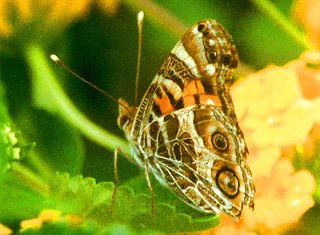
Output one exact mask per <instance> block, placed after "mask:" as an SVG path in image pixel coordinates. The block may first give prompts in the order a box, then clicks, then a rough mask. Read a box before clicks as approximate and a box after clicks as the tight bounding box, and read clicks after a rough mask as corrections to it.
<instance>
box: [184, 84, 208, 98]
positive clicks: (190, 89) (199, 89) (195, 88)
mask: <svg viewBox="0 0 320 235" xmlns="http://www.w3.org/2000/svg"><path fill="white" fill-rule="evenodd" d="M203 93H204V89H203V86H202V84H201V81H200V80H192V81H190V82H189V83H188V85H187V86H186V87H185V88H184V90H183V94H182V95H183V96H190V95H191V96H192V95H196V94H203Z"/></svg>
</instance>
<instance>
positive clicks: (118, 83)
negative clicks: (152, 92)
mask: <svg viewBox="0 0 320 235" xmlns="http://www.w3.org/2000/svg"><path fill="white" fill-rule="evenodd" d="M155 2H156V3H157V4H159V6H161V7H163V8H164V9H166V10H167V11H168V12H169V13H170V14H172V15H174V16H175V17H176V18H177V19H178V20H179V21H180V22H182V23H183V24H184V25H185V26H186V27H190V26H192V25H193V24H194V23H196V22H197V21H199V20H201V19H204V18H213V19H216V20H217V21H218V22H219V23H221V24H222V25H223V26H224V27H225V28H226V29H227V30H228V31H229V32H230V34H231V35H232V36H233V38H234V42H235V44H236V45H237V47H238V50H239V55H240V59H241V61H242V62H243V63H246V64H247V65H249V66H251V67H252V68H254V69H259V68H262V67H264V66H266V65H268V64H270V63H275V64H278V65H281V64H284V63H286V62H287V61H289V60H291V59H294V58H297V57H298V55H299V53H300V52H301V51H302V48H301V47H300V46H299V45H297V44H295V43H294V42H293V41H292V39H291V38H290V37H289V36H287V35H286V34H284V33H283V32H282V31H281V30H280V29H279V28H278V27H277V26H276V25H274V23H273V22H272V21H271V20H270V19H269V18H267V17H266V16H265V15H263V14H262V13H261V12H260V11H259V10H257V9H256V8H255V7H254V6H253V5H252V4H251V2H250V1H245V0H241V1H239V0H230V1H223V0H214V1H209V0H207V1H205V0H204V1H196V2H195V1H182V0H181V1H155ZM273 2H274V3H275V4H276V6H277V7H278V8H279V9H280V10H281V11H282V12H283V13H284V14H286V15H288V16H289V17H290V11H291V5H292V1H289V0H286V1H283V0H278V1H273ZM141 6H143V4H141ZM182 6H183V7H182ZM141 9H142V10H144V9H143V7H141ZM137 11H138V10H137V9H136V8H135V6H134V4H132V3H131V2H130V1H128V2H126V1H124V2H120V5H119V8H118V10H117V11H116V13H115V15H112V16H110V15H106V14H104V13H103V12H102V10H101V9H100V8H98V7H97V6H94V5H93V6H92V7H91V10H90V11H89V12H88V15H87V17H84V18H83V19H81V20H80V21H77V22H75V23H73V24H71V25H70V26H69V27H67V28H66V29H65V30H64V31H63V32H62V33H61V34H59V35H58V36H57V37H54V38H50V40H48V41H46V43H45V45H44V46H45V49H44V51H46V52H47V55H48V60H49V55H50V54H51V53H55V54H57V55H58V56H59V57H60V58H61V59H62V60H63V61H64V62H65V63H66V64H67V65H68V66H69V67H70V68H72V69H73V70H74V71H75V72H77V73H78V74H80V75H81V76H83V77H85V78H86V79H88V80H89V81H91V82H92V83H94V84H96V85H97V86H99V87H101V88H102V89H104V90H105V91H107V92H108V93H110V94H111V95H112V96H113V97H115V98H120V97H121V98H124V99H125V100H127V101H131V103H133V102H132V101H133V100H134V80H135V70H136V57H137V26H136V14H137ZM161 17H163V16H161V15H159V18H161ZM172 27H173V28H174V25H172ZM51 30H53V31H54V30H55V29H54V28H53V29H51ZM178 40H179V38H178V36H177V35H176V34H174V33H172V31H170V30H168V29H166V28H164V27H163V26H162V25H160V24H159V23H157V22H156V19H154V18H152V17H149V16H148V11H146V16H145V21H144V27H143V44H142V60H141V75H140V78H141V79H140V88H139V97H140V98H141V96H142V95H143V92H144V91H145V90H146V89H147V87H148V84H150V82H151V80H152V79H153V77H154V75H155V74H156V72H157V70H158V69H159V68H160V66H161V64H162V62H163V61H164V59H165V58H166V56H167V55H168V53H169V52H170V50H171V49H172V48H173V46H174V45H175V43H176V42H177V41H178ZM18 46H19V47H16V48H14V49H17V50H16V51H14V52H12V51H10V52H9V53H3V54H2V55H1V58H0V62H1V81H2V82H3V84H4V86H5V88H6V92H7V100H8V102H9V109H10V110H9V111H10V115H11V117H12V118H13V120H14V122H15V123H16V124H17V126H18V127H19V129H20V130H21V131H22V133H23V134H24V135H26V136H27V138H28V140H29V141H36V143H37V150H39V151H40V152H41V153H42V154H44V155H48V156H56V158H61V156H60V154H62V152H63V154H66V155H68V154H67V153H66V152H65V149H64V150H63V151H61V150H62V149H61V148H62V145H64V144H63V142H64V139H63V138H62V139H61V137H62V136H63V135H62V134H61V132H60V130H59V126H60V125H61V124H59V122H58V123H55V121H56V120H55V121H53V120H51V119H52V118H53V117H51V116H50V115H48V114H47V113H45V112H43V111H41V110H35V109H34V107H33V102H32V99H31V89H30V71H29V69H28V67H27V65H26V60H25V57H24V56H25V55H24V54H23V51H22V52H21V51H19V50H20V49H21V47H23V45H18ZM20 46H21V47H20ZM14 49H11V50H14ZM279 51H281V53H279ZM49 63H51V64H52V69H53V70H54V72H55V73H56V74H58V77H59V79H60V80H59V82H60V84H63V87H64V89H65V90H66V92H67V94H68V95H69V97H71V99H72V100H73V102H74V103H75V104H76V106H77V107H78V108H79V109H80V110H81V111H83V112H84V113H85V114H86V115H87V116H88V117H89V118H90V119H91V120H92V121H93V122H95V123H97V124H98V125H100V126H102V127H104V128H105V129H107V130H109V131H110V132H112V133H114V134H116V135H119V136H123V133H122V131H121V130H120V129H119V128H118V126H117V124H116V119H117V115H118V105H117V104H116V103H114V102H113V101H111V100H110V99H108V98H106V97H104V96H103V95H102V94H100V93H99V92H97V91H96V90H94V89H92V88H91V87H89V86H87V85H86V84H84V83H83V82H81V81H79V80H77V79H76V78H74V77H73V76H72V75H71V74H69V73H68V72H66V71H64V70H63V69H62V68H60V67H58V66H56V65H55V64H54V63H53V62H49ZM48 123H50V124H51V125H48ZM70 128H71V127H70ZM60 129H63V130H64V131H66V130H65V127H62V128H60ZM71 129H72V128H71ZM73 131H74V132H75V133H72V134H73V135H72V137H73V138H74V140H73V141H75V142H77V144H79V145H80V144H81V145H82V147H81V148H80V149H81V151H84V152H85V156H86V157H85V158H84V162H83V164H81V165H80V166H79V169H75V171H74V173H79V171H81V173H82V174H84V175H85V176H92V177H94V178H96V179H97V180H98V181H102V180H110V179H112V178H113V165H112V163H111V162H112V156H113V153H112V152H109V151H107V150H105V149H104V148H102V147H100V146H99V145H97V144H95V143H93V142H91V141H89V140H87V139H86V138H82V137H78V136H77V134H76V133H77V132H76V131H75V130H73ZM71 145H72V143H70V148H72V146H71ZM63 148H65V147H63ZM67 150H68V151H69V152H72V151H75V150H74V149H67ZM78 151H80V150H78ZM48 161H51V159H48ZM55 161H57V159H54V160H53V162H55ZM59 161H61V159H60V160H59ZM66 161H67V159H66ZM59 166H61V165H60V164H59ZM123 168H125V169H126V170H122V169H123ZM57 170H62V171H63V170H65V169H57ZM136 172H137V169H136V167H135V166H132V165H131V164H129V163H128V161H127V160H126V159H124V158H120V159H119V174H120V178H121V179H122V178H126V177H127V175H131V174H135V173H136Z"/></svg>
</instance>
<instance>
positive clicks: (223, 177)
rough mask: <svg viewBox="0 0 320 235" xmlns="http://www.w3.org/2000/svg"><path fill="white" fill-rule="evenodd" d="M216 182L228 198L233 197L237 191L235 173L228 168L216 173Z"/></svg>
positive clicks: (237, 181)
mask: <svg viewBox="0 0 320 235" xmlns="http://www.w3.org/2000/svg"><path fill="white" fill-rule="evenodd" d="M216 184H217V186H218V187H219V189H220V190H221V191H222V192H223V193H224V194H225V195H226V196H228V197H229V198H234V197H235V196H237V194H238V192H239V180H238V178H237V176H236V175H235V173H234V172H233V171H232V170H230V169H228V168H223V169H221V170H220V171H219V172H218V173H217V175H216Z"/></svg>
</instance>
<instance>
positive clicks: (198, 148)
mask: <svg viewBox="0 0 320 235" xmlns="http://www.w3.org/2000/svg"><path fill="white" fill-rule="evenodd" d="M237 63H238V54H237V50H236V48H235V46H234V45H233V44H232V43H231V37H230V36H229V34H228V33H227V32H226V31H225V30H224V29H223V28H222V26H220V25H219V24H217V23H216V22H215V21H214V20H203V21H201V22H199V23H197V24H196V25H195V26H193V27H192V28H190V29H189V30H188V31H187V32H186V33H185V34H184V35H183V37H182V39H181V40H180V41H179V42H178V43H177V45H176V46H175V47H174V49H173V50H172V51H171V53H170V54H169V56H168V57H167V59H166V60H165V62H164V63H163V65H162V66H161V68H160V70H159V72H158V73H157V75H156V76H155V78H154V80H153V81H152V83H151V84H150V86H149V88H148V90H147V92H146V93H145V95H144V97H143V99H142V101H141V103H140V105H139V107H138V108H137V109H136V108H134V107H131V108H129V109H128V108H126V109H125V108H121V107H120V115H119V120H125V122H123V123H125V125H124V124H123V125H120V126H121V127H123V129H124V131H125V134H126V137H127V139H128V140H129V141H130V143H131V147H132V153H133V155H134V157H135V159H136V161H137V163H138V164H139V165H142V163H143V162H147V167H148V169H149V170H150V171H151V172H153V173H154V175H155V176H156V178H157V179H158V180H159V181H160V182H161V183H162V184H164V185H166V186H169V187H170V188H171V189H172V190H173V191H174V192H175V193H176V194H177V195H178V196H179V197H180V198H181V199H182V200H183V201H185V202H187V203H188V204H190V205H191V206H193V207H195V208H197V209H198V210H201V211H203V212H207V213H219V212H221V211H222V212H224V213H226V214H228V215H231V216H232V217H233V218H235V219H238V218H239V217H240V215H241V211H242V208H243V205H248V206H249V207H252V208H253V196H254V194H255V189H254V185H253V182H252V177H251V172H250V169H249V167H248V165H247V163H246V155H247V147H246V144H245V141H244V137H243V134H242V131H241V129H240V128H239V125H238V121H237V119H236V115H235V113H234V108H233V103H232V99H231V95H230V92H229V86H230V82H231V79H232V72H233V69H234V68H236V67H237ZM122 102H123V101H122Z"/></svg>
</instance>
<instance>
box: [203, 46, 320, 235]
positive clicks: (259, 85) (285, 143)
mask: <svg viewBox="0 0 320 235" xmlns="http://www.w3.org/2000/svg"><path fill="white" fill-rule="evenodd" d="M319 65H320V52H309V53H305V54H303V55H302V56H301V58H300V59H298V60H296V61H292V62H290V63H289V64H287V65H286V66H283V67H277V66H269V67H267V68H266V69H263V70H261V71H259V72H256V73H254V74H252V75H250V76H248V77H247V78H245V79H243V80H242V81H240V82H238V83H237V84H236V85H235V86H234V87H233V89H232V96H233V101H234V105H235V109H236V113H237V116H238V120H239V123H240V126H241V127H242V130H243V132H244V135H245V137H246V141H247V144H248V148H249V157H248V161H249V165H250V168H251V170H252V174H253V180H254V182H255V185H256V196H255V209H254V211H253V212H252V211H251V210H249V209H247V208H245V209H244V213H243V216H242V218H241V220H240V222H235V221H233V220H232V219H231V218H229V217H227V216H224V215H222V216H221V224H220V226H218V227H216V228H214V229H212V230H209V231H206V232H204V233H203V234H224V235H225V234H270V233H273V234H275V233H278V232H279V231H281V230H283V229H286V228H287V226H289V225H291V224H293V223H295V222H297V221H298V220H299V218H300V217H301V216H302V215H303V213H305V212H306V211H307V210H308V209H309V208H311V207H312V206H313V205H314V201H313V199H312V196H311V194H312V193H313V192H314V190H315V179H314V177H313V176H312V175H311V173H310V172H309V171H307V170H300V171H297V172H295V171H294V169H293V165H292V156H293V151H292V150H293V149H294V148H295V146H296V145H303V144H304V143H306V142H308V141H310V138H313V137H314V136H317V137H318V138H319V137H320V135H319V132H318V133H317V134H316V135H310V133H312V131H313V130H314V129H315V127H317V126H319V124H320V89H319V88H320V66H319ZM312 143H314V140H313V141H312ZM288 150H291V151H288Z"/></svg>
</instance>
